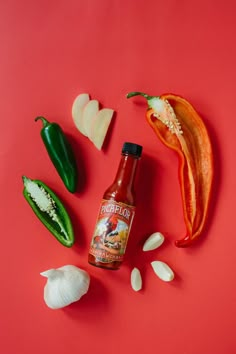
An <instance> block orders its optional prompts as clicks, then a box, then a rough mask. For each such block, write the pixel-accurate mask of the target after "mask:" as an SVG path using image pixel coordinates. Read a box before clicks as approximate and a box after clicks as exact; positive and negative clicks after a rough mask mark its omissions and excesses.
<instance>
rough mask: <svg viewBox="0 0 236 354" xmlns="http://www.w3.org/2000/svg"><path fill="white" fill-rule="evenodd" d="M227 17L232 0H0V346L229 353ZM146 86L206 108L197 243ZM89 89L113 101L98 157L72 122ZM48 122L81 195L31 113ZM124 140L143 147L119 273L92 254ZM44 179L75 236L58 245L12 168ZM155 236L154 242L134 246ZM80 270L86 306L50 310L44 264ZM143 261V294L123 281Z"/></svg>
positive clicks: (231, 83) (231, 129)
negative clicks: (70, 151) (204, 215)
mask: <svg viewBox="0 0 236 354" xmlns="http://www.w3.org/2000/svg"><path fill="white" fill-rule="evenodd" d="M235 11H236V6H235V3H234V1H233V0H232V1H217V0H216V1H206V0H204V1H203V0H199V1H197V2H196V1H175V0H166V1H164V2H163V1H159V0H157V1H155V0H149V1H131V0H129V1H125V0H122V1H121V0H119V1H118V0H112V1H111V0H110V1H109V0H100V1H99V0H93V1H92V0H79V1H73V0H67V1H59V0H57V1H45V0H43V1H38V2H36V1H14V0H8V1H2V2H1V4H0V48H1V54H0V116H1V130H0V134H1V136H0V142H1V150H0V158H1V176H0V177H1V200H2V203H1V204H2V206H1V225H2V226H3V227H2V228H1V247H0V250H1V251H0V252H1V255H0V262H1V265H0V269H1V301H0V311H1V312H0V326H1V330H0V337H1V340H0V352H1V353H2V354H13V353H14V354H15V353H20V354H29V353H35V354H39V353H44V354H49V353H50V354H54V353H57V354H64V353H70V354H74V353H82V354H87V353H88V354H90V353H97V354H102V353H103V354H105V353H114V354H117V353H129V354H134V353H162V354H199V353H203V354H225V353H227V354H233V353H235V351H236V338H235V324H236V323H235V315H236V311H235V309H236V306H235V305H236V300H235V293H236V292H235V290H236V289H235V270H236V267H235V249H236V241H235V240H236V238H235V231H234V230H233V224H234V218H235V210H234V207H235V190H234V187H235V142H236V139H235V81H236V75H235V74H236V69H235V63H236V47H235V29H236V26H235ZM132 90H142V91H145V92H147V93H149V94H153V95H155V94H156V95H158V94H161V93H165V92H173V93H176V94H180V95H182V96H184V97H185V98H186V99H188V100H189V101H190V102H191V103H192V104H193V105H194V106H195V108H196V109H197V111H198V112H199V113H200V114H201V115H202V117H203V119H204V121H205V123H206V126H207V128H208V130H209V134H210V136H211V140H212V144H213V149H214V160H215V181H214V189H213V195H212V203H211V210H210V214H209V219H208V224H207V227H206V229H205V232H204V234H203V235H202V239H201V240H200V241H199V242H198V243H197V244H196V245H195V246H194V247H192V248H189V249H177V248H176V247H175V246H174V244H173V243H174V240H175V239H178V238H181V237H182V236H184V234H185V225H184V222H183V214H182V205H181V197H180V189H179V184H178V178H177V169H178V160H177V157H176V155H175V154H174V153H173V152H172V151H170V150H168V149H167V148H166V147H165V146H163V145H162V144H161V143H160V141H159V140H158V139H157V138H156V136H155V134H154V133H153V131H152V130H151V129H150V127H149V126H148V125H147V123H146V121H145V119H144V115H145V104H144V102H143V101H142V99H141V98H140V99H133V100H129V101H128V100H126V98H125V94H126V93H127V92H129V91H132ZM82 92H88V93H89V94H90V95H91V98H93V99H98V100H99V101H100V102H101V104H102V106H103V107H110V108H113V109H115V110H116V112H117V114H116V117H115V119H114V123H113V124H112V127H111V129H110V131H109V136H108V139H107V140H106V144H105V149H104V150H103V151H102V152H100V151H98V150H96V148H95V147H94V146H93V145H92V144H91V143H90V142H89V141H88V140H87V139H86V138H85V137H83V136H82V135H80V134H79V132H78V131H77V129H76V128H75V126H74V124H73V121H72V118H71V106H72V103H73V100H74V98H75V97H76V96H77V95H78V94H79V93H82ZM40 114H41V115H45V116H46V117H47V118H48V119H49V120H51V121H56V122H58V123H59V124H60V125H61V126H62V127H63V129H64V131H65V132H66V133H67V134H68V136H69V139H70V141H71V144H72V145H73V148H74V150H75V152H76V156H77V160H78V164H79V166H80V182H79V191H78V193H76V194H75V195H71V194H70V193H68V192H67V191H66V190H65V188H64V186H63V184H62V182H61V180H60V179H59V177H58V175H57V173H56V171H55V169H54V167H53V166H52V164H51V162H50V160H49V158H48V156H47V153H46V150H45V149H44V146H43V144H42V141H41V138H40V133H39V132H40V129H41V125H40V123H38V124H36V123H35V122H34V118H35V117H36V116H37V115H40ZM124 141H134V142H137V143H139V144H142V145H143V147H144V153H143V158H142V160H141V163H140V169H139V173H138V176H137V180H136V182H137V184H136V186H137V192H138V196H137V197H138V206H137V215H136V219H135V221H134V224H133V229H132V234H131V236H130V241H129V245H128V249H127V258H126V262H125V263H124V265H123V267H122V268H121V269H120V270H119V271H117V272H115V273H114V272H109V271H106V270H102V269H97V268H94V267H92V266H90V265H88V263H87V251H88V246H89V243H90V240H91V236H92V232H93V228H94V224H95V219H96V216H97V211H98V206H99V203H100V198H101V196H102V193H103V191H104V190H105V188H106V187H107V186H108V185H109V184H110V183H111V181H112V180H113V178H114V174H115V172H116V168H117V165H118V162H119V156H120V150H121V146H122V144H123V142H124ZM23 174H25V175H27V176H28V177H31V178H38V179H41V180H43V181H44V182H45V183H47V184H48V185H49V186H50V187H51V188H52V189H54V191H55V192H56V193H57V194H58V195H59V196H60V197H61V199H62V200H63V201H64V203H65V205H66V206H67V208H68V210H69V212H70V214H71V217H72V220H73V223H74V228H75V232H76V245H75V246H74V247H73V248H72V249H66V248H64V247H63V246H61V245H60V244H59V243H58V242H57V241H56V240H55V239H54V238H53V237H52V236H51V235H50V233H49V232H48V231H47V230H46V229H45V228H44V226H43V225H42V224H41V223H40V222H39V221H38V219H37V218H36V217H35V216H34V214H33V213H32V211H31V209H30V208H29V206H28V204H27V203H26V201H25V200H24V198H23V196H22V188H23V187H22V181H21V176H22V175H23ZM154 231H161V232H163V233H164V235H165V236H166V241H165V243H164V245H163V246H162V247H161V248H159V249H158V250H156V251H153V252H150V253H148V254H144V253H143V252H142V250H141V249H142V244H143V241H144V240H145V239H146V238H147V236H148V235H149V234H151V233H152V232H154ZM157 259H158V260H163V261H165V262H167V263H168V264H169V265H170V266H171V267H172V268H173V269H174V271H175V273H176V279H175V280H174V281H173V282H172V283H170V284H167V283H163V282H161V281H160V280H159V279H158V278H157V277H156V276H155V275H154V273H153V271H152V269H151V267H150V262H151V261H152V260H157ZM65 264H74V265H77V266H79V267H82V268H83V269H85V270H87V271H88V272H89V273H90V275H91V287H90V290H89V293H88V294H87V295H86V296H84V297H83V298H82V299H81V301H80V302H78V303H76V304H74V305H71V306H69V307H67V308H65V309H63V310H56V311H53V310H51V309H49V308H47V307H46V305H45V303H44V300H43V288H44V284H45V278H43V277H41V276H40V274H39V273H40V272H42V271H44V270H46V269H49V268H53V267H59V266H62V265H65ZM133 266H137V267H139V268H140V270H141V273H142V275H143V283H144V287H143V290H142V291H141V292H139V293H135V292H134V291H133V290H132V289H131V287H130V281H129V278H130V270H131V269H132V267H133Z"/></svg>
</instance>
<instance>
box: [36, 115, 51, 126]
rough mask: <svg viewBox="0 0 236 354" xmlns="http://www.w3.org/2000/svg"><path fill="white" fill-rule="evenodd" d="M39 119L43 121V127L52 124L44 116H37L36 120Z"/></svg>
mask: <svg viewBox="0 0 236 354" xmlns="http://www.w3.org/2000/svg"><path fill="white" fill-rule="evenodd" d="M39 119H40V120H41V121H42V122H43V127H46V126H47V125H49V124H50V123H49V121H48V120H47V119H46V118H44V117H42V116H39V117H36V118H35V122H37V121H38V120H39Z"/></svg>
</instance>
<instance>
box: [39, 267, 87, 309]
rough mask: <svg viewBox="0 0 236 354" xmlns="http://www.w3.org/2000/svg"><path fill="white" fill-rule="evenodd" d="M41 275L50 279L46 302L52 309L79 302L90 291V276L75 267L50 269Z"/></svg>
mask: <svg viewBox="0 0 236 354" xmlns="http://www.w3.org/2000/svg"><path fill="white" fill-rule="evenodd" d="M41 275H42V276H44V277H46V278H48V280H47V283H46V285H45V287H44V301H45V303H46V305H47V306H48V307H50V308H51V309H59V308H62V307H65V306H67V305H70V304H71V303H72V302H75V301H78V300H79V299H80V298H81V297H82V296H83V295H84V294H86V293H87V291H88V289H89V284H90V276H89V274H88V273H87V272H86V271H84V270H82V269H80V268H78V267H75V266H73V265H66V266H63V267H60V268H57V269H49V270H47V271H45V272H42V273H41Z"/></svg>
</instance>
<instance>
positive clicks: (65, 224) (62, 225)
mask: <svg viewBox="0 0 236 354" xmlns="http://www.w3.org/2000/svg"><path fill="white" fill-rule="evenodd" d="M22 179H23V184H24V190H23V195H24V197H25V199H26V201H27V202H28V204H29V205H30V207H31V208H32V210H33V212H34V213H35V215H36V216H37V217H38V218H39V220H40V221H41V222H42V223H43V224H44V226H46V228H47V229H48V230H49V231H50V232H51V233H52V234H53V236H55V237H56V239H57V240H58V241H59V242H60V243H61V244H62V245H64V246H66V247H71V246H72V245H73V244H74V232H73V227H72V223H71V219H70V217H69V214H68V213H67V211H66V209H65V207H64V205H63V204H62V202H61V201H60V199H59V198H58V197H57V196H56V194H55V193H54V192H53V191H52V190H51V189H50V188H49V187H48V186H46V184H45V183H43V182H42V181H39V180H31V179H30V178H27V177H26V176H23V177H22Z"/></svg>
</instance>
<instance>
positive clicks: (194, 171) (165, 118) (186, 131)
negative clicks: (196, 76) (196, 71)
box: [127, 92, 213, 247]
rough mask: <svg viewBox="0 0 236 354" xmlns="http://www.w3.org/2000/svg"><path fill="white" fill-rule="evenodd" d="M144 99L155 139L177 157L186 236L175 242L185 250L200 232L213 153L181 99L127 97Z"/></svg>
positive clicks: (198, 122) (200, 124)
mask: <svg viewBox="0 0 236 354" xmlns="http://www.w3.org/2000/svg"><path fill="white" fill-rule="evenodd" d="M137 95H141V96H143V97H145V98H146V99H147V102H148V110H147V113H146V119H147V121H148V123H149V124H150V126H151V127H152V128H153V130H154V132H155V133H156V135H157V136H158V137H159V139H160V140H161V141H162V142H163V143H164V144H165V145H166V146H168V147H169V148H170V149H172V150H175V151H176V152H177V154H178V156H179V159H180V163H179V181H180V188H181V195H182V203H183V212H184V220H185V224H186V229H187V234H186V236H185V237H184V238H183V239H181V240H177V241H175V244H176V246H177V247H188V246H190V245H191V244H192V242H193V241H194V240H196V239H197V238H198V237H199V236H200V234H201V233H202V230H203V227H204V225H205V223H206V218H207V213H208V209H209V202H210V194H211V189H212V181H213V154H212V147H211V142H210V139H209V135H208V132H207V129H206V127H205V125H204V123H203V121H202V119H201V117H200V116H199V115H198V113H197V112H196V111H195V109H194V108H193V107H192V105H191V104H190V103H189V102H188V101H187V100H185V99H184V98H182V97H180V96H177V95H174V94H164V95H161V96H159V97H156V96H149V95H147V94H144V93H142V92H130V93H129V94H128V95H127V98H130V97H133V96H137Z"/></svg>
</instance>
